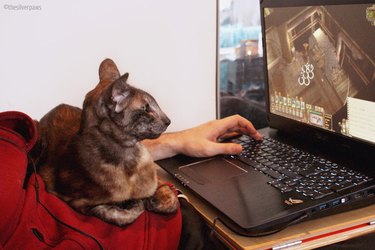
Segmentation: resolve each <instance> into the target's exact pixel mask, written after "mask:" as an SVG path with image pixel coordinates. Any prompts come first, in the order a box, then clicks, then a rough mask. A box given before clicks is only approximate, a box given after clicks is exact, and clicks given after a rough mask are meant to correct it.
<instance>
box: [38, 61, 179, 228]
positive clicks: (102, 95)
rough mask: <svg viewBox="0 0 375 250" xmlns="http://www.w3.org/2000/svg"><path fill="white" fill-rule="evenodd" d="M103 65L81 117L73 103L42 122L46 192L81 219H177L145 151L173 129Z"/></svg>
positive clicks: (172, 198)
mask: <svg viewBox="0 0 375 250" xmlns="http://www.w3.org/2000/svg"><path fill="white" fill-rule="evenodd" d="M128 77H129V74H128V73H126V74H124V75H120V73H119V70H118V69H117V66H116V64H115V63H114V62H113V61H112V60H111V59H105V60H104V61H103V62H102V63H101V64H100V67H99V79H100V82H99V84H98V85H97V86H96V87H95V88H94V89H93V90H91V91H90V92H88V93H87V94H86V97H85V99H84V102H83V107H82V110H81V109H79V108H77V107H73V106H70V105H67V104H60V105H59V106H57V107H55V108H54V109H52V110H51V111H50V112H48V113H47V114H46V115H45V116H44V117H42V119H41V120H40V121H39V123H38V129H39V134H40V136H39V141H38V146H37V147H36V150H37V151H38V153H35V152H34V153H33V154H34V155H36V154H37V155H38V159H37V162H38V164H37V165H38V173H39V174H40V175H41V176H42V178H43V180H44V182H45V185H46V189H47V191H49V192H51V193H53V194H55V195H57V196H58V197H60V198H61V199H62V200H64V201H65V202H67V203H68V204H69V205H70V206H71V207H73V208H74V209H75V210H77V211H78V212H80V213H83V214H86V215H94V216H97V217H99V218H100V219H102V220H103V221H106V222H109V223H112V224H115V225H117V226H125V225H127V224H129V223H132V222H133V221H134V220H136V219H137V218H138V216H139V215H140V214H142V213H143V211H144V210H145V209H146V210H150V211H154V212H158V213H174V212H175V211H176V210H177V208H178V206H179V205H178V204H179V202H178V198H177V196H176V194H175V192H174V190H172V189H171V188H170V187H169V186H168V185H163V184H162V182H161V181H160V180H159V179H158V177H157V172H156V169H157V165H156V163H154V161H153V159H152V157H151V155H150V153H149V152H148V151H147V149H146V148H145V147H144V146H143V145H142V143H141V141H142V140H144V139H153V138H157V137H158V136H160V134H161V133H163V132H164V131H165V130H166V129H167V127H168V126H169V124H170V120H169V118H168V117H167V116H166V115H165V114H164V112H163V111H162V110H161V109H160V107H159V106H158V104H157V102H156V101H155V99H154V98H153V97H152V96H151V95H150V94H148V93H146V92H145V91H143V90H140V89H137V88H135V87H133V86H131V85H129V84H128V83H127V81H128Z"/></svg>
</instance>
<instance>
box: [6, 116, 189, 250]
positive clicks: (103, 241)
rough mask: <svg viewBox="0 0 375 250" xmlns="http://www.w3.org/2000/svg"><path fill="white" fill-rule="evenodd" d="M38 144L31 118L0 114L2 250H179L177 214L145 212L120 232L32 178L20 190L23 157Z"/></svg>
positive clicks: (22, 179)
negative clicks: (60, 197)
mask: <svg viewBox="0 0 375 250" xmlns="http://www.w3.org/2000/svg"><path fill="white" fill-rule="evenodd" d="M36 140H37V130H36V127H35V124H34V122H33V121H32V119H31V118H30V117H28V116H27V115H25V114H24V113H21V112H16V111H9V112H2V113H0V249H12V250H15V249H52V248H56V249H132V250H133V249H177V248H178V243H179V239H180V234H181V223H182V222H181V213H180V210H178V211H177V213H175V214H172V215H161V214H155V213H152V212H149V211H145V212H144V213H143V214H142V215H141V216H140V217H139V218H138V219H137V220H136V221H135V222H134V223H132V224H130V225H128V226H126V227H123V228H120V227H117V226H114V225H111V224H108V223H105V222H103V221H102V220H100V219H98V218H96V217H91V216H85V215H82V214H80V213H77V212H76V211H75V210H73V209H72V208H71V207H70V206H69V205H67V204H66V203H65V202H64V201H62V200H60V199H59V198H58V197H56V196H54V195H52V194H50V193H48V192H46V190H45V187H44V183H43V180H42V178H41V177H40V176H39V175H36V174H32V175H31V177H30V179H29V181H28V183H27V184H26V185H24V180H25V176H26V169H27V163H28V159H27V153H28V152H29V151H30V149H31V148H32V147H33V145H34V144H35V142H36Z"/></svg>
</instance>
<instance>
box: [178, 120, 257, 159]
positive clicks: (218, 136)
mask: <svg viewBox="0 0 375 250" xmlns="http://www.w3.org/2000/svg"><path fill="white" fill-rule="evenodd" d="M238 134H246V135H249V136H251V137H253V138H254V139H256V140H262V135H261V134H259V132H258V131H257V130H256V129H255V128H254V126H253V124H252V123H251V122H250V121H248V120H247V119H245V118H243V117H242V116H239V115H234V116H229V117H226V118H223V119H220V120H213V121H210V122H207V123H204V124H202V125H200V126H197V127H194V128H191V129H188V130H184V131H181V132H178V133H174V137H175V138H174V139H175V146H176V149H177V151H178V153H181V154H185V155H188V156H193V157H209V156H213V155H217V154H239V153H241V151H242V146H241V145H239V144H236V143H229V142H220V141H221V140H222V139H226V138H229V137H233V136H235V135H238Z"/></svg>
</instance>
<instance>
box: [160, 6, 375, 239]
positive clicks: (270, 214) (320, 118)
mask: <svg viewBox="0 0 375 250" xmlns="http://www.w3.org/2000/svg"><path fill="white" fill-rule="evenodd" d="M261 18H262V35H263V51H264V71H265V79H266V85H267V88H266V91H267V93H266V95H267V97H268V100H267V113H268V118H269V124H270V128H267V129H262V130H261V132H262V133H263V134H264V135H265V138H264V140H263V141H262V142H257V141H254V140H252V139H251V138H249V137H246V136H241V137H239V138H235V139H233V140H234V141H236V142H237V143H240V144H242V145H243V148H244V151H243V152H242V153H241V154H240V155H230V156H228V155H227V156H224V155H223V156H217V157H213V158H207V159H196V158H190V157H186V156H183V155H179V156H176V157H173V158H170V159H166V160H162V161H159V162H158V163H159V165H160V166H161V167H162V168H164V169H165V170H166V171H167V172H169V173H170V174H172V175H173V176H174V177H175V178H177V179H178V180H180V181H181V183H183V184H184V185H185V186H186V187H188V188H189V189H191V190H192V191H194V192H195V193H196V194H198V195H199V196H201V197H202V198H203V199H205V200H206V201H207V202H208V203H210V204H212V206H213V207H215V208H216V209H217V211H218V214H219V217H218V219H219V220H221V221H222V222H223V223H225V224H226V225H227V226H228V227H230V228H231V229H233V230H234V231H235V232H237V233H239V234H242V235H247V236H261V235H267V234H270V233H274V232H277V231H279V230H281V229H283V228H285V227H287V226H289V225H292V224H295V223H298V222H300V221H304V220H307V219H311V218H316V217H320V216H325V215H329V214H334V213H338V212H342V211H347V210H351V209H354V208H358V207H361V206H365V205H369V204H373V203H375V181H374V178H375V1H374V0H371V1H369V0H328V1H321V0H304V1H301V0H263V1H261Z"/></svg>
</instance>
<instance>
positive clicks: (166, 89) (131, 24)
mask: <svg viewBox="0 0 375 250" xmlns="http://www.w3.org/2000/svg"><path fill="white" fill-rule="evenodd" d="M0 2H1V6H0V8H1V9H0V86H1V88H0V111H5V110H19V111H23V112H25V113H27V114H29V115H30V116H31V117H33V118H34V119H40V118H41V117H42V116H43V115H44V114H45V113H46V112H48V111H49V110H50V109H51V108H53V107H54V106H56V105H57V104H59V103H67V104H71V105H75V106H79V107H81V104H82V101H83V98H84V95H85V94H86V93H87V92H88V91H89V90H90V89H92V88H93V87H94V86H95V85H96V84H97V83H98V73H97V72H98V66H99V64H100V62H101V61H102V60H103V59H104V58H107V57H109V58H112V59H113V60H114V61H115V62H116V63H117V66H118V68H119V70H120V71H121V73H125V72H129V73H130V83H131V84H133V85H134V86H136V87H139V88H142V89H144V90H146V91H148V92H149V93H151V94H152V95H153V96H154V97H155V98H156V100H157V101H158V102H159V104H160V106H161V107H162V109H163V110H164V111H165V112H166V113H167V114H168V115H169V117H170V118H171V120H172V125H171V126H170V128H169V131H174V130H180V129H184V128H188V127H191V126H194V125H197V124H199V123H201V122H204V121H207V120H209V119H214V118H215V112H216V107H215V105H216V104H215V98H216V93H215V84H216V83H215V74H216V73H215V63H216V54H215V53H216V0H209V1H201V0H189V1H181V0H157V1H155V0H123V1H115V0H109V1H108V0H107V1H100V0H75V1H73V0H64V1H63V0H28V1H25V0H20V1H17V3H16V2H14V1H12V0H0ZM29 5H32V6H37V8H38V9H39V10H25V8H28V7H25V6H29Z"/></svg>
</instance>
